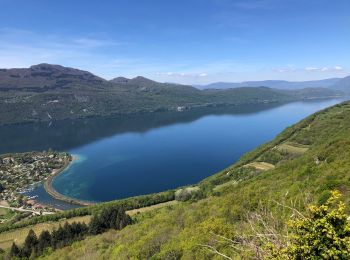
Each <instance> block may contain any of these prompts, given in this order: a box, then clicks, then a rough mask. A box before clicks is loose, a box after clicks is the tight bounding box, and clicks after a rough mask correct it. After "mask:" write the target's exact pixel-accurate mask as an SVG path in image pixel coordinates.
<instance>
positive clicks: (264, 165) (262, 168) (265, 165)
mask: <svg viewBox="0 0 350 260" xmlns="http://www.w3.org/2000/svg"><path fill="white" fill-rule="evenodd" d="M245 166H246V167H253V168H255V169H257V170H260V171H267V170H271V169H274V168H275V166H274V165H273V164H271V163H267V162H252V163H249V164H247V165H245Z"/></svg>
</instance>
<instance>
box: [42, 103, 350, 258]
mask: <svg viewBox="0 0 350 260" xmlns="http://www.w3.org/2000/svg"><path fill="white" fill-rule="evenodd" d="M349 131H350V102H345V103H343V104H339V105H336V106H334V107H331V108H327V109H325V110H323V111H320V112H317V113H315V114H313V115H311V116H309V117H307V118H306V119H304V120H302V121H301V122H299V123H297V124H295V125H293V126H291V127H288V128H287V129H285V130H284V131H283V132H282V133H281V134H279V135H278V136H277V137H276V138H275V139H274V140H273V141H271V142H269V143H267V144H265V145H262V146H260V147H258V148H257V149H255V150H253V151H252V152H249V153H247V154H246V155H244V156H243V157H242V158H241V159H240V160H239V161H238V162H237V163H235V164H234V165H232V166H230V167H228V168H227V169H225V170H223V171H222V172H220V173H218V174H216V175H213V176H211V177H209V178H207V179H205V180H203V181H202V182H200V183H199V184H198V185H195V186H193V187H187V188H182V189H179V190H177V191H176V192H174V191H169V192H168V193H159V194H155V195H149V196H143V197H142V196H141V197H139V198H131V199H127V200H122V201H119V202H118V201H116V202H109V203H105V204H101V205H97V206H90V207H87V208H84V209H83V210H79V211H77V210H75V211H71V212H69V211H68V212H65V213H64V215H62V216H61V217H63V216H64V217H66V218H67V217H68V218H69V217H72V216H76V215H77V214H80V215H84V214H85V215H86V214H92V212H96V210H97V209H98V208H102V209H103V208H104V207H109V205H124V207H126V208H127V209H130V208H132V207H134V206H135V205H139V207H140V206H141V207H142V206H143V205H145V203H146V201H147V203H150V204H152V203H154V204H155V203H159V202H160V201H162V202H164V201H167V200H172V199H174V198H175V199H176V201H177V203H175V202H174V203H172V204H166V205H168V206H163V207H162V208H158V209H157V208H154V209H153V210H150V211H145V212H144V213H140V214H136V215H132V219H133V220H132V224H129V225H128V226H126V227H125V228H124V229H122V230H119V231H117V230H109V231H107V232H105V233H103V234H99V235H91V234H90V235H87V237H86V238H85V239H84V240H83V241H78V242H74V244H73V245H69V246H67V247H63V248H62V249H57V250H56V251H54V252H52V251H47V253H46V255H45V256H44V258H45V259H79V258H80V259H108V258H110V259H150V258H152V259H180V258H181V259H211V258H214V259H220V257H219V254H224V255H226V256H229V257H231V258H234V259H235V258H242V257H243V258H247V259H249V258H258V257H267V258H269V256H270V257H271V256H272V255H271V254H276V255H278V254H280V253H281V254H282V253H283V249H284V248H288V241H293V240H286V239H293V237H288V236H287V234H290V233H287V231H288V232H293V230H290V229H288V230H287V226H286V223H287V221H288V220H290V219H296V221H300V222H299V223H302V222H301V221H303V220H305V218H307V217H308V216H309V214H311V217H312V218H316V219H317V218H321V217H322V216H326V215H317V214H314V215H312V213H310V211H308V210H307V209H306V206H307V205H310V204H313V205H316V206H317V205H323V204H324V203H328V204H327V205H328V206H329V207H330V206H331V204H330V203H331V202H332V201H334V199H335V198H337V196H338V195H336V193H332V191H333V190H339V191H340V192H341V193H343V195H344V196H343V200H344V202H345V204H344V206H346V207H347V211H348V212H349V206H350V199H349V198H350V197H349V191H350V184H349V181H348V180H349V178H350V176H349V170H350V162H349V160H348V158H349V157H350V136H349ZM171 194H173V195H171ZM331 197H332V201H330V200H329V198H331ZM118 203H119V204H118ZM150 204H148V205H150ZM328 206H324V207H323V208H320V209H319V210H320V211H321V210H323V211H322V212H323V213H319V214H326V213H327V212H328ZM136 207H137V206H136ZM341 207H342V206H341ZM311 209H312V210H314V211H315V210H318V208H317V207H313V208H311ZM102 212H104V211H102ZM141 212H142V211H141ZM311 212H312V211H311ZM317 212H318V211H317ZM342 212H343V211H342V209H339V210H338V211H334V214H338V215H329V216H332V219H333V220H334V221H336V220H337V221H338V218H339V219H340V218H342V219H343V218H344V217H343V215H341V214H343V213H342ZM60 214H63V213H60ZM94 214H95V213H94ZM101 214H102V213H101ZM50 218H53V216H50ZM57 218H58V217H57ZM41 221H43V218H41ZM324 221H328V219H325V220H324ZM345 222H346V217H345ZM317 223H319V224H317ZM317 223H315V224H317V225H321V224H322V223H324V222H322V220H320V222H317ZM313 224H314V223H313V222H310V224H309V225H313ZM345 224H346V223H345ZM330 225H333V224H331V223H330ZM327 228H328V229H331V228H332V226H329V225H328V226H327ZM335 228H340V227H339V226H337V227H335ZM312 230H313V231H312V232H316V231H317V229H312ZM271 232H273V239H272V238H271V237H270V236H269V234H271ZM332 232H338V231H337V230H336V229H334V230H333V231H332ZM339 232H340V231H339ZM305 234H308V233H305ZM337 234H338V233H333V235H334V236H336V235H337ZM317 238H320V237H319V236H316V237H310V239H317ZM313 241H315V243H312V241H311V242H310V244H309V246H310V247H312V246H314V247H317V245H318V244H317V243H316V242H317V241H316V240H313ZM332 241H333V240H331V239H330V240H328V243H331V242H332ZM264 243H265V244H264ZM305 243H307V242H305ZM341 243H343V242H341ZM65 245H66V244H65ZM264 245H265V246H266V247H264ZM322 245H324V242H322V243H321V244H320V246H321V247H322ZM342 245H343V244H342ZM272 246H273V247H275V248H276V247H277V248H278V250H277V251H275V253H273V252H274V251H271V250H272V249H271V247H272ZM321 247H320V250H321V249H322V250H324V247H322V248H321ZM269 248H270V249H269ZM269 250H270V251H269ZM305 250H306V249H305ZM348 250H349V248H346V247H345V248H341V249H339V250H338V251H332V252H333V253H334V254H337V255H339V254H347V252H348ZM301 251H302V250H301ZM301 251H298V252H299V253H298V252H294V253H295V254H294V255H297V254H301V253H302V252H301ZM306 251H307V250H306ZM306 251H305V252H306ZM305 252H304V253H305ZM332 252H329V254H332ZM292 253H293V252H292ZM312 253H315V254H316V253H317V252H316V251H312ZM306 254H307V252H306ZM276 259H280V258H278V257H276ZM286 259H287V258H286Z"/></svg>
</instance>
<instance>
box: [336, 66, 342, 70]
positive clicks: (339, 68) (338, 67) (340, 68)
mask: <svg viewBox="0 0 350 260" xmlns="http://www.w3.org/2000/svg"><path fill="white" fill-rule="evenodd" d="M334 69H335V70H343V67H341V66H335V67H334Z"/></svg>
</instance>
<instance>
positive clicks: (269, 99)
mask: <svg viewBox="0 0 350 260" xmlns="http://www.w3.org/2000/svg"><path fill="white" fill-rule="evenodd" d="M337 95H341V93H340V92H339V91H329V90H325V89H319V88H317V89H313V90H311V89H310V90H302V91H299V90H298V91H297V92H293V91H281V90H276V89H272V88H267V87H256V88H236V89H229V90H198V89H196V88H194V87H191V86H185V85H178V84H168V83H159V82H155V81H152V80H150V79H147V78H144V77H136V78H133V79H127V78H122V77H119V78H116V79H113V80H111V81H107V80H104V79H102V78H100V77H97V76H95V75H93V74H92V73H90V72H87V71H82V70H78V69H73V68H67V67H63V66H59V65H50V64H39V65H35V66H32V67H30V68H27V69H2V70H0V124H12V123H23V122H38V121H52V120H61V119H76V118H84V117H91V116H113V115H120V114H131V113H145V112H154V111H183V110H186V109H193V108H196V107H213V106H230V105H239V104H256V103H273V102H288V101H293V100H301V99H311V98H324V97H330V96H337Z"/></svg>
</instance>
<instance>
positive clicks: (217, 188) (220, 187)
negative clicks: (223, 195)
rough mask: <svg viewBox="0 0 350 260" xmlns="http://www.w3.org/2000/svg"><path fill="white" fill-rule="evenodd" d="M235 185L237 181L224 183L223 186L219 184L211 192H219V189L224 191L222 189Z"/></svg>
mask: <svg viewBox="0 0 350 260" xmlns="http://www.w3.org/2000/svg"><path fill="white" fill-rule="evenodd" d="M236 183H237V181H229V182H225V183H223V184H220V185H217V186H215V188H214V189H213V191H220V190H221V189H224V188H226V187H228V186H231V185H234V184H236Z"/></svg>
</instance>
